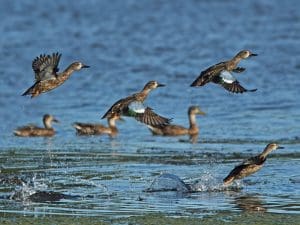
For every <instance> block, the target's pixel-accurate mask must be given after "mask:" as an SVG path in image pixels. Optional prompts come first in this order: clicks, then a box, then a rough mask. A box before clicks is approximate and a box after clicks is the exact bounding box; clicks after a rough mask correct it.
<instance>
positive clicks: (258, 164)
mask: <svg viewBox="0 0 300 225" xmlns="http://www.w3.org/2000/svg"><path fill="white" fill-rule="evenodd" d="M283 148H284V147H281V146H279V145H278V144H276V143H270V144H268V145H267V146H266V147H265V149H264V150H263V152H262V153H260V154H259V155H257V156H254V157H251V158H249V159H247V160H245V161H244V162H242V163H241V164H240V165H238V166H236V167H235V168H234V169H233V170H232V171H231V172H230V173H229V175H228V176H227V177H226V178H225V179H224V180H223V181H224V184H225V185H228V184H230V183H232V182H233V181H234V180H235V179H242V178H244V177H246V176H249V175H251V174H253V173H255V172H257V171H258V170H260V169H261V168H262V166H263V164H264V162H265V161H266V159H267V156H268V155H269V154H270V153H271V152H272V151H274V150H276V149H283Z"/></svg>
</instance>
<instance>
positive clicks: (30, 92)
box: [22, 82, 37, 97]
mask: <svg viewBox="0 0 300 225" xmlns="http://www.w3.org/2000/svg"><path fill="white" fill-rule="evenodd" d="M36 84H37V82H35V83H34V85H32V86H31V87H30V88H28V89H27V90H26V91H25V92H24V93H23V94H22V96H25V95H32V94H33V90H34V87H35V85H36ZM31 97H34V96H31Z"/></svg>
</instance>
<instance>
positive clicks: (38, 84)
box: [22, 52, 89, 98]
mask: <svg viewBox="0 0 300 225" xmlns="http://www.w3.org/2000/svg"><path fill="white" fill-rule="evenodd" d="M60 57H61V54H59V53H58V52H57V53H53V54H52V55H40V56H39V57H36V58H35V59H34V60H33V62H32V69H33V71H34V73H35V83H34V84H33V85H32V86H31V87H30V88H28V89H27V90H26V91H25V92H24V93H23V94H22V95H23V96H24V95H31V98H33V97H36V96H38V95H40V94H42V93H45V92H48V91H51V90H53V89H55V88H57V87H59V86H60V85H62V84H63V83H64V82H65V81H66V80H67V79H68V78H69V77H70V76H71V74H72V73H73V72H74V71H78V70H81V69H82V68H88V67H89V66H87V65H84V64H83V63H81V62H73V63H72V64H71V65H69V66H68V67H67V68H66V69H65V70H64V71H63V72H61V73H58V71H59V69H58V64H59V60H60Z"/></svg>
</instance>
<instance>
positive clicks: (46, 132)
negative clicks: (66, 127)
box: [14, 114, 59, 137]
mask: <svg viewBox="0 0 300 225" xmlns="http://www.w3.org/2000/svg"><path fill="white" fill-rule="evenodd" d="M52 122H56V123H58V122H59V121H58V120H57V119H55V118H54V117H53V116H52V115H49V114H45V115H44V117H43V123H44V127H38V126H35V125H31V124H30V125H26V126H23V127H19V128H17V129H16V130H14V134H15V135H16V136H19V137H51V136H53V135H55V130H54V129H53V127H52Z"/></svg>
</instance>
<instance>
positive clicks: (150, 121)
mask: <svg viewBox="0 0 300 225" xmlns="http://www.w3.org/2000/svg"><path fill="white" fill-rule="evenodd" d="M163 86H165V85H164V84H160V83H158V82H157V81H149V82H148V83H147V84H146V85H145V86H144V88H143V89H142V90H141V91H140V92H138V93H135V94H133V95H130V96H128V97H126V98H122V99H120V100H119V101H117V102H115V103H114V104H113V105H112V106H111V107H110V109H109V110H108V111H107V112H106V113H105V114H104V116H102V119H104V118H109V117H111V115H112V114H117V115H120V116H128V117H134V118H135V119H136V120H137V121H139V122H142V123H145V124H147V125H151V126H157V125H166V124H169V123H170V119H168V118H165V117H162V116H160V115H158V114H156V113H155V112H153V110H152V109H151V108H150V107H145V106H144V105H143V103H144V101H145V100H146V98H147V97H148V95H149V93H150V91H151V90H153V89H156V88H158V87H163Z"/></svg>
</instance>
